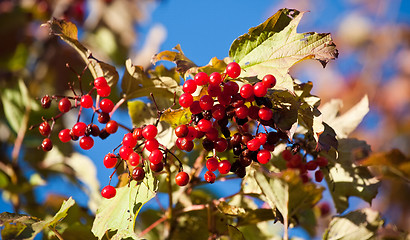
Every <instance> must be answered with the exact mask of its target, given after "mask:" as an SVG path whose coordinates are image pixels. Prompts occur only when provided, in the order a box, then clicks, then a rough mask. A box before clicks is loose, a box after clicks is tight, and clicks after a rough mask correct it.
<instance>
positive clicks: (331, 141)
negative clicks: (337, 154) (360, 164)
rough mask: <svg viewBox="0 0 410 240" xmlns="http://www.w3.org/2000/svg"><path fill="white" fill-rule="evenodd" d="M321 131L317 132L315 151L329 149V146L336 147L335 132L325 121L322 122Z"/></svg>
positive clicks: (337, 145) (337, 143) (337, 144)
mask: <svg viewBox="0 0 410 240" xmlns="http://www.w3.org/2000/svg"><path fill="white" fill-rule="evenodd" d="M322 125H323V129H324V130H323V132H320V133H317V135H318V136H319V137H318V141H317V146H316V150H317V151H329V150H330V149H331V147H333V148H334V149H338V147H339V142H338V141H337V139H336V132H335V130H333V128H332V127H330V126H329V125H328V124H327V123H325V122H322Z"/></svg>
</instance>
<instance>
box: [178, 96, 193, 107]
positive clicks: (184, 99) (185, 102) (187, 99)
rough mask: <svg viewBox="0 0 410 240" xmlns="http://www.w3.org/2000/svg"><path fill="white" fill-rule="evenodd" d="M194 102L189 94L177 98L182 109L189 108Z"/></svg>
mask: <svg viewBox="0 0 410 240" xmlns="http://www.w3.org/2000/svg"><path fill="white" fill-rule="evenodd" d="M193 102H194V97H192V95H191V94H190V93H183V94H182V95H181V96H180V97H179V105H181V107H183V108H189V107H190V106H191V105H192V103H193Z"/></svg>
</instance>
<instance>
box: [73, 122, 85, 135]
mask: <svg viewBox="0 0 410 240" xmlns="http://www.w3.org/2000/svg"><path fill="white" fill-rule="evenodd" d="M86 128H87V125H86V124H85V123H83V122H78V123H76V124H75V125H74V126H73V134H74V135H75V136H77V137H81V136H84V134H85V130H86Z"/></svg>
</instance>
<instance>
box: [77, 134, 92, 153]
mask: <svg viewBox="0 0 410 240" xmlns="http://www.w3.org/2000/svg"><path fill="white" fill-rule="evenodd" d="M93 146H94V139H93V138H92V137H89V136H84V137H82V138H81V139H80V147H81V148H82V149H84V150H89V149H91V148H92V147H93Z"/></svg>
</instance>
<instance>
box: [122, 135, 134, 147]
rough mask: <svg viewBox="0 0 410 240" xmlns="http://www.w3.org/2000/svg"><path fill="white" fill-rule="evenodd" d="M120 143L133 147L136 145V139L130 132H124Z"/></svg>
mask: <svg viewBox="0 0 410 240" xmlns="http://www.w3.org/2000/svg"><path fill="white" fill-rule="evenodd" d="M122 145H124V146H126V147H130V148H134V147H135V146H136V145H137V140H136V139H135V138H134V137H133V136H132V133H126V134H124V137H123V138H122Z"/></svg>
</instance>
